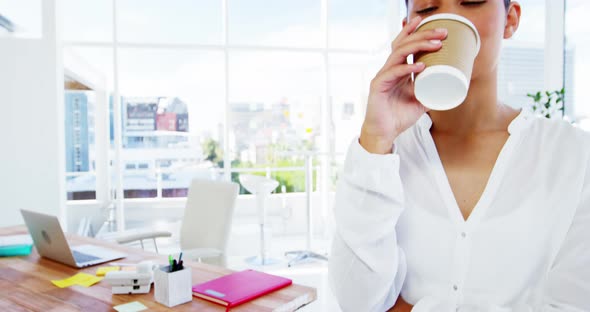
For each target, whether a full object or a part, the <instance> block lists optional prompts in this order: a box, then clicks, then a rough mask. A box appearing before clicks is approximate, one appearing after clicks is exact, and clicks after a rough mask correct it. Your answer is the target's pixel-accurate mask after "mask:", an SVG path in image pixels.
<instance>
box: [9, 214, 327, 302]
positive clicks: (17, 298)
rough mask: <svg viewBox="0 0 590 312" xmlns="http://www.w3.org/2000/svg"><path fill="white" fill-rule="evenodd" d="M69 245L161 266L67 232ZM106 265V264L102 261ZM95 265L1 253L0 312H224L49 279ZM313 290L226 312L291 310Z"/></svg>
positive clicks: (207, 274) (208, 268)
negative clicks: (123, 310)
mask: <svg viewBox="0 0 590 312" xmlns="http://www.w3.org/2000/svg"><path fill="white" fill-rule="evenodd" d="M25 233H27V230H26V228H25V227H24V226H17V227H10V228H0V236H2V235H15V234H25ZM67 236H68V240H69V242H70V244H71V245H72V246H75V245H82V244H94V245H99V246H104V247H108V248H112V249H115V250H119V251H122V252H124V253H126V254H127V257H126V258H125V259H119V260H115V261H114V262H125V263H137V262H139V261H142V260H153V261H154V262H155V263H161V264H166V261H167V259H166V257H165V256H163V255H157V254H153V253H149V252H145V251H142V250H137V249H132V248H129V247H125V246H121V245H115V244H112V243H108V242H104V241H100V240H96V239H92V238H85V237H80V236H75V235H67ZM102 265H105V264H102ZM186 265H188V266H190V267H191V268H192V277H193V284H197V283H202V282H206V281H209V280H211V279H214V278H217V277H220V276H222V275H225V274H228V273H231V272H232V271H231V270H229V269H226V268H222V267H217V266H212V265H208V264H204V263H195V262H192V263H188V261H187V263H186ZM99 266H101V265H98V266H93V267H89V268H85V269H74V268H71V267H69V266H66V265H63V264H60V263H57V262H54V261H51V260H48V259H45V258H41V257H39V255H38V254H37V252H36V250H35V248H33V252H32V253H31V254H30V255H29V256H26V257H7V258H3V257H0V310H1V311H60V312H62V311H63V312H68V311H115V310H114V309H113V308H112V307H113V306H116V305H119V304H124V303H128V302H132V301H139V302H141V303H142V304H143V305H145V306H146V307H148V309H149V311H168V310H174V311H203V312H209V311H211V312H213V311H225V308H224V307H222V306H219V305H216V304H213V303H209V302H207V301H204V300H201V299H198V298H195V297H193V300H192V302H189V303H185V304H182V305H179V306H176V307H174V308H172V309H169V308H167V307H166V306H164V305H161V304H159V303H157V302H156V301H155V300H154V287H153V285H152V288H151V291H150V293H149V294H138V295H112V294H111V288H110V285H109V284H108V283H106V282H104V281H101V282H99V283H97V284H95V285H93V286H91V287H88V288H86V287H83V286H78V285H74V286H71V287H68V288H58V287H56V286H54V285H53V284H52V283H51V282H50V280H59V279H64V278H67V277H70V276H72V275H74V274H76V273H78V272H85V273H89V274H94V273H95V272H96V268H97V267H99ZM315 299H316V290H315V289H314V288H311V287H305V286H301V285H296V284H293V285H291V286H289V287H286V288H283V289H281V290H279V291H276V292H274V293H271V294H268V295H266V296H263V297H260V298H258V299H255V300H253V301H251V302H248V303H245V304H242V305H240V306H237V307H236V308H232V309H231V311H250V312H254V311H274V310H280V311H295V310H297V309H298V308H300V307H302V306H304V305H306V304H308V303H310V302H312V301H314V300H315Z"/></svg>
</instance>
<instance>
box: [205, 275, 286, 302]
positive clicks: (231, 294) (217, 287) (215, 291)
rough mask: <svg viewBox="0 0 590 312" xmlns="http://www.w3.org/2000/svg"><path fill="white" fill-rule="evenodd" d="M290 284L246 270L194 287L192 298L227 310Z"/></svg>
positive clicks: (279, 278) (272, 276)
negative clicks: (203, 300)
mask: <svg viewBox="0 0 590 312" xmlns="http://www.w3.org/2000/svg"><path fill="white" fill-rule="evenodd" d="M292 283H293V282H292V281H291V280H290V279H288V278H283V277H280V276H275V275H270V274H266V273H262V272H258V271H254V270H246V271H241V272H235V273H231V274H229V275H225V276H222V277H220V278H216V279H214V280H211V281H208V282H205V283H202V284H198V285H195V286H193V296H195V297H199V298H202V299H205V300H209V301H211V302H215V303H218V304H221V305H224V306H226V307H227V310H229V308H231V307H235V306H237V305H239V304H241V303H244V302H248V301H250V300H252V299H255V298H258V297H260V296H263V295H266V294H268V293H270V292H273V291H275V290H278V289H281V288H283V287H286V286H289V285H291V284H292ZM227 310H226V311H227Z"/></svg>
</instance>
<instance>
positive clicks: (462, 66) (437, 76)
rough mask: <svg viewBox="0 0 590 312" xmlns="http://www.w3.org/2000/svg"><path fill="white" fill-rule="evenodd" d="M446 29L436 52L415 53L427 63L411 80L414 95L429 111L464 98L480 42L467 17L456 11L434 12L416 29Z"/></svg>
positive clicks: (445, 106)
mask: <svg viewBox="0 0 590 312" xmlns="http://www.w3.org/2000/svg"><path fill="white" fill-rule="evenodd" d="M436 28H445V29H447V30H448V35H447V38H446V39H444V40H443V41H442V48H441V49H440V50H438V51H435V52H421V53H417V54H416V55H414V62H416V63H417V62H422V63H424V64H425V65H426V67H425V69H424V71H422V72H421V73H419V74H418V75H417V76H416V78H415V80H414V94H415V95H416V99H418V101H419V102H420V103H422V105H424V106H426V107H427V108H430V109H432V110H449V109H453V108H455V107H457V106H459V105H460V104H461V103H463V101H464V100H465V97H467V91H468V90H469V82H470V80H471V72H472V70H473V63H474V61H475V57H476V56H477V54H478V53H479V48H480V45H481V42H480V37H479V33H478V32H477V29H476V28H475V26H474V25H473V23H471V22H470V21H469V20H468V19H466V18H464V17H462V16H459V15H455V14H435V15H432V16H429V17H428V18H426V19H424V20H423V21H422V22H421V23H420V25H418V27H417V29H416V32H419V31H425V30H431V29H436Z"/></svg>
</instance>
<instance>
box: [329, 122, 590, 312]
mask: <svg viewBox="0 0 590 312" xmlns="http://www.w3.org/2000/svg"><path fill="white" fill-rule="evenodd" d="M431 125H432V121H431V120H430V118H429V116H428V115H427V114H425V115H424V116H422V117H421V118H420V120H419V121H418V122H417V124H416V125H414V126H413V127H411V128H410V129H408V130H407V131H406V132H404V133H403V134H402V135H401V136H400V137H398V139H397V140H396V142H395V152H394V153H393V154H388V155H376V154H370V153H368V152H367V151H365V150H364V149H363V148H362V147H361V146H360V144H359V143H358V139H356V140H354V141H353V143H352V145H351V146H350V149H349V151H348V154H347V158H346V162H345V165H344V171H343V173H342V176H341V178H340V182H339V185H338V190H337V192H336V203H335V207H334V212H335V217H336V224H337V230H336V234H335V239H334V242H333V246H332V255H331V258H330V264H329V276H330V282H331V285H332V290H333V292H334V294H335V296H336V298H337V300H338V302H339V304H340V306H341V307H342V309H343V310H344V311H386V310H387V309H389V308H390V307H391V306H393V304H394V303H395V301H396V299H397V297H398V296H399V295H400V293H401V296H402V297H403V298H404V300H405V301H406V302H408V303H410V304H412V305H414V309H413V311H437V312H438V311H443V312H444V311H590V166H589V162H590V135H589V134H588V133H586V132H583V131H582V130H579V129H576V128H574V127H572V126H570V125H569V124H567V123H566V122H564V121H555V120H547V119H542V118H538V117H534V116H532V115H529V114H528V113H524V112H523V113H520V114H519V115H518V117H516V119H514V120H513V121H512V122H511V124H510V126H509V127H508V132H509V133H510V136H509V138H508V140H507V141H506V143H505V145H504V147H503V149H502V151H501V152H500V155H499V156H498V159H497V161H496V164H495V166H494V168H493V170H492V173H491V176H490V178H489V181H488V183H487V185H486V188H485V190H484V192H483V194H482V196H481V198H480V200H479V202H478V203H477V204H476V206H475V208H474V209H473V211H472V213H471V215H470V216H469V218H468V219H467V221H465V220H464V219H463V216H462V214H461V212H460V209H459V207H458V205H457V202H456V201H455V198H454V196H453V193H452V190H451V187H450V185H449V182H448V179H447V177H446V174H445V171H444V168H443V166H442V163H441V160H440V158H439V155H438V153H437V149H436V146H435V144H434V141H433V139H432V136H431V134H430V127H431Z"/></svg>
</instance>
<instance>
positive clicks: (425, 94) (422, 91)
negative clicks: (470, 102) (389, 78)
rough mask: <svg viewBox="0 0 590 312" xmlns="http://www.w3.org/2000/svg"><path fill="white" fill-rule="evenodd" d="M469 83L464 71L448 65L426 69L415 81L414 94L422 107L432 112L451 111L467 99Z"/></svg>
mask: <svg viewBox="0 0 590 312" xmlns="http://www.w3.org/2000/svg"><path fill="white" fill-rule="evenodd" d="M468 90H469V81H468V80H467V77H465V74H463V72H462V71H460V70H458V69H457V68H455V67H452V66H448V65H435V66H430V67H427V68H426V69H424V71H423V72H421V73H420V74H418V76H417V77H416V80H415V81H414V94H415V96H416V99H418V101H419V102H420V103H422V105H424V106H426V107H427V108H430V109H432V110H439V111H442V110H449V109H453V108H455V107H457V106H459V105H460V104H461V103H463V101H465V98H466V97H467V91H468Z"/></svg>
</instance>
